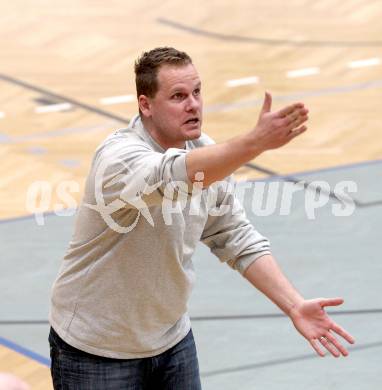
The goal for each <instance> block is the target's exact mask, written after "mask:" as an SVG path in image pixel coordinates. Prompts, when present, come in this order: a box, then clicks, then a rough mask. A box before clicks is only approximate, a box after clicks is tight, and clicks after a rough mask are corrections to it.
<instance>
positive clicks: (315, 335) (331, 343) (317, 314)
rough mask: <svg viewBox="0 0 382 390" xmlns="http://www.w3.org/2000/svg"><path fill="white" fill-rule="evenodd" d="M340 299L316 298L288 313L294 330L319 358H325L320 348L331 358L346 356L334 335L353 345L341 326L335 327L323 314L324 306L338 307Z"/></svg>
mask: <svg viewBox="0 0 382 390" xmlns="http://www.w3.org/2000/svg"><path fill="white" fill-rule="evenodd" d="M343 302H344V301H343V299H342V298H329V299H325V298H318V299H311V300H305V301H303V302H302V303H301V304H299V305H298V306H296V307H294V308H293V309H292V310H291V312H290V318H291V319H292V322H293V324H294V326H295V327H296V329H297V330H298V331H299V332H300V333H301V334H302V335H303V336H304V337H305V338H306V339H307V340H308V341H309V343H310V344H311V346H312V347H313V349H314V350H315V351H316V352H317V354H318V355H320V356H325V352H323V351H322V350H321V347H324V348H326V349H327V350H328V351H329V352H330V353H331V354H332V355H333V356H335V357H339V356H341V355H343V356H347V355H348V354H349V352H348V351H347V350H346V348H345V347H344V346H343V345H342V344H341V343H340V342H339V341H338V339H337V338H336V337H335V335H334V334H335V333H336V334H337V335H340V336H341V337H343V338H344V339H345V340H346V341H347V342H348V343H350V344H353V343H354V338H353V337H352V336H351V335H350V334H349V333H348V332H346V330H345V329H343V328H342V327H341V326H339V325H337V324H336V323H335V322H334V321H333V320H332V319H331V318H330V317H329V316H328V314H327V313H326V312H325V309H324V308H325V307H326V306H338V305H341V304H342V303H343Z"/></svg>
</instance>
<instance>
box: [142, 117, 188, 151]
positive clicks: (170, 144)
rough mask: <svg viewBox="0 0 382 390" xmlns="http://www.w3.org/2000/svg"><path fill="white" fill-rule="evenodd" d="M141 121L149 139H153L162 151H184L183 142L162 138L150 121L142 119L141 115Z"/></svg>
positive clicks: (184, 145) (184, 144)
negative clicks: (173, 149)
mask: <svg viewBox="0 0 382 390" xmlns="http://www.w3.org/2000/svg"><path fill="white" fill-rule="evenodd" d="M141 120H142V123H143V126H144V127H145V129H146V130H147V131H148V133H149V134H150V136H151V138H153V139H154V141H155V142H156V143H157V144H159V145H160V146H161V147H162V148H163V149H164V150H167V149H169V148H177V149H185V147H186V143H185V141H179V140H171V139H168V138H166V137H163V135H162V134H161V132H160V130H158V128H157V127H156V126H155V125H154V124H153V123H152V121H151V120H150V119H148V118H144V117H143V115H142V116H141Z"/></svg>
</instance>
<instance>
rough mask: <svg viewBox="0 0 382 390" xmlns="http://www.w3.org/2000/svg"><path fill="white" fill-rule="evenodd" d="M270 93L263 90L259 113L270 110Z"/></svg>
mask: <svg viewBox="0 0 382 390" xmlns="http://www.w3.org/2000/svg"><path fill="white" fill-rule="evenodd" d="M271 106H272V95H271V94H270V93H269V92H265V97H264V103H263V107H262V108H261V114H265V113H266V112H270V111H271Z"/></svg>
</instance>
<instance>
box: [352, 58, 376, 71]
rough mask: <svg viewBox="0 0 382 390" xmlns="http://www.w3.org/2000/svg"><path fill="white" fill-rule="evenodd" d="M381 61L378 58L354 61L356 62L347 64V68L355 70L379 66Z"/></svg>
mask: <svg viewBox="0 0 382 390" xmlns="http://www.w3.org/2000/svg"><path fill="white" fill-rule="evenodd" d="M381 62H382V61H381V59H380V58H377V57H376V58H368V59H365V60H356V61H350V62H349V63H348V67H349V68H351V69H357V68H365V67H367V66H376V65H381Z"/></svg>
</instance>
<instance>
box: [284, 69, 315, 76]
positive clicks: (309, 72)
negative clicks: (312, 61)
mask: <svg viewBox="0 0 382 390" xmlns="http://www.w3.org/2000/svg"><path fill="white" fill-rule="evenodd" d="M318 73H320V68H317V67H312V68H303V69H295V70H290V71H288V72H287V74H286V75H287V77H288V78H295V77H304V76H312V75H315V74H318Z"/></svg>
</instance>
